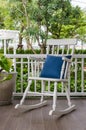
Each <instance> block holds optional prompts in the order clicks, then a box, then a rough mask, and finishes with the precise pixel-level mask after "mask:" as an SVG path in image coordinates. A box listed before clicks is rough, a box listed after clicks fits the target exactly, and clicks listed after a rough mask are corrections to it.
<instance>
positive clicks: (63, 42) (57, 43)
mask: <svg viewBox="0 0 86 130" xmlns="http://www.w3.org/2000/svg"><path fill="white" fill-rule="evenodd" d="M75 44H76V39H48V40H47V50H46V52H47V54H58V55H59V54H62V55H63V54H71V55H72V54H74V48H75Z"/></svg>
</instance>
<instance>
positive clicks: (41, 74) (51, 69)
mask: <svg viewBox="0 0 86 130" xmlns="http://www.w3.org/2000/svg"><path fill="white" fill-rule="evenodd" d="M75 44H76V39H50V40H48V41H47V54H45V55H44V54H38V55H29V56H28V57H27V58H28V86H27V88H26V90H25V92H24V94H23V97H22V99H21V101H20V104H17V105H16V106H15V108H16V109H18V108H21V109H25V110H31V109H35V108H39V107H42V106H44V105H47V101H46V100H44V96H52V97H53V104H52V108H51V110H50V111H49V115H56V116H57V117H60V116H62V115H65V114H67V113H69V112H71V111H73V110H74V109H75V108H76V106H75V105H72V103H71V100H70V91H69V90H70V84H69V79H70V65H71V61H72V56H73V54H74V48H75ZM50 53H51V54H50ZM59 83H61V84H62V92H64V91H65V95H66V97H67V102H68V108H66V109H63V110H57V107H56V106H57V105H56V102H57V101H58V100H57V96H58V91H57V90H58V84H59ZM39 84H40V88H41V91H40V92H39V91H38V89H39ZM33 85H34V92H32V91H31V88H32V87H33ZM52 85H53V91H51V86H52ZM26 96H40V97H41V99H40V103H38V104H34V105H24V104H23V103H24V100H25V98H26Z"/></svg>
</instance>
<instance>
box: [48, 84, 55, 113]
mask: <svg viewBox="0 0 86 130" xmlns="http://www.w3.org/2000/svg"><path fill="white" fill-rule="evenodd" d="M56 101H57V82H55V83H54V93H53V106H52V110H50V111H49V115H52V114H53V112H54V111H55V109H56Z"/></svg>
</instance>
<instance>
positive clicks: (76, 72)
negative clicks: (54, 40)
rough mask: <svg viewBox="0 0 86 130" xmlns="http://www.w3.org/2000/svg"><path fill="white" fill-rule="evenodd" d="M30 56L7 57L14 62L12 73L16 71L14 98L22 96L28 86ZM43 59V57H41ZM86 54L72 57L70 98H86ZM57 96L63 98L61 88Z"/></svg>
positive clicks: (8, 55)
mask: <svg viewBox="0 0 86 130" xmlns="http://www.w3.org/2000/svg"><path fill="white" fill-rule="evenodd" d="M30 56H33V55H30V54H17V55H12V54H11V55H10V54H7V57H9V58H12V59H13V61H14V71H17V72H18V74H17V80H16V83H17V85H16V88H15V90H14V95H15V96H20V95H22V94H23V92H24V90H25V87H26V86H27V84H28V76H29V71H28V70H29V69H30V68H29V66H28V65H29V63H28V58H29V57H30ZM42 56H43V57H44V55H42ZM85 66H86V54H81V55H80V54H77V55H74V56H73V62H72V65H71V71H70V76H69V84H70V94H71V96H86V69H85ZM58 95H59V96H64V95H65V92H64V89H63V88H62V89H61V90H59V92H58Z"/></svg>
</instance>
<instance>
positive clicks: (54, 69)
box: [40, 55, 71, 79]
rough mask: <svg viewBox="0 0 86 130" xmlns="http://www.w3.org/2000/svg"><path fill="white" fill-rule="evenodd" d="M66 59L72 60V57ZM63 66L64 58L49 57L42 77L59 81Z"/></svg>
mask: <svg viewBox="0 0 86 130" xmlns="http://www.w3.org/2000/svg"><path fill="white" fill-rule="evenodd" d="M66 57H67V58H69V59H70V58H71V55H68V56H66ZM62 64H63V60H62V56H53V55H47V58H46V60H45V63H44V66H43V69H42V71H41V74H40V77H44V78H57V79H59V78H60V73H61V68H62ZM63 78H64V77H63Z"/></svg>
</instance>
